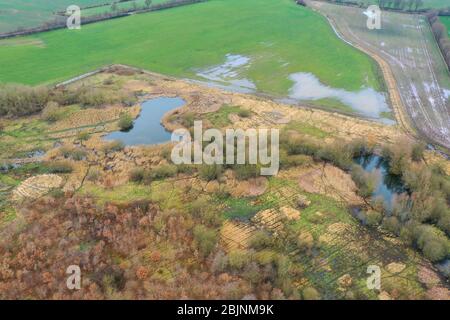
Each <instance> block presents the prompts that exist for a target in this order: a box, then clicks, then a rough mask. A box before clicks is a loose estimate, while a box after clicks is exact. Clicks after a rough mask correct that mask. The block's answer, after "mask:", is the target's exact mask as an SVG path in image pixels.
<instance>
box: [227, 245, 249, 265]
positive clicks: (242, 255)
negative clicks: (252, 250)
mask: <svg viewBox="0 0 450 320" xmlns="http://www.w3.org/2000/svg"><path fill="white" fill-rule="evenodd" d="M249 262H250V255H249V254H248V252H247V251H245V250H241V249H234V250H231V251H230V253H229V254H228V264H229V266H230V267H231V268H233V269H235V270H241V269H242V268H243V267H244V266H245V265H247V264H248V263H249Z"/></svg>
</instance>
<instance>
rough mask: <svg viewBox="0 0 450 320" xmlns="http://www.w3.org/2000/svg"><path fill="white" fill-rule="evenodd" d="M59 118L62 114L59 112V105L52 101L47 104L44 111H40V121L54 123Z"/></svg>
mask: <svg viewBox="0 0 450 320" xmlns="http://www.w3.org/2000/svg"><path fill="white" fill-rule="evenodd" d="M61 118H62V113H61V112H60V110H59V104H58V103H57V102H54V101H50V102H48V103H47V104H46V106H45V108H44V110H42V119H44V120H45V121H48V122H55V121H58V120H60V119H61Z"/></svg>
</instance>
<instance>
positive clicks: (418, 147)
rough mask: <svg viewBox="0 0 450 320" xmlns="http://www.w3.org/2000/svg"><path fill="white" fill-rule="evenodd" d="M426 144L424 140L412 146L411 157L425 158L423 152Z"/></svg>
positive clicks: (413, 158)
mask: <svg viewBox="0 0 450 320" xmlns="http://www.w3.org/2000/svg"><path fill="white" fill-rule="evenodd" d="M425 149H426V145H425V143H423V142H418V143H414V144H413V146H412V148H411V159H412V160H414V161H421V160H422V159H423V153H424V152H425Z"/></svg>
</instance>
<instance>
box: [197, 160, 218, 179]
mask: <svg viewBox="0 0 450 320" xmlns="http://www.w3.org/2000/svg"><path fill="white" fill-rule="evenodd" d="M222 171H223V167H222V165H219V164H212V165H208V164H203V165H201V166H200V170H199V176H200V178H201V179H203V180H206V181H212V180H216V179H218V178H219V177H220V175H221V174H222Z"/></svg>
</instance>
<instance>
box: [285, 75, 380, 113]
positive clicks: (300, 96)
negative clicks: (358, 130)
mask: <svg viewBox="0 0 450 320" xmlns="http://www.w3.org/2000/svg"><path fill="white" fill-rule="evenodd" d="M289 79H291V80H292V81H293V82H294V85H293V86H292V88H291V89H290V90H289V97H290V98H291V99H296V100H319V99H325V98H333V99H336V100H339V101H340V102H342V103H343V104H345V105H347V106H349V107H351V108H352V109H354V110H355V111H357V112H359V113H361V114H363V115H365V116H369V117H373V118H379V117H380V115H381V113H382V112H389V107H388V104H387V103H386V98H385V96H384V95H383V94H381V93H379V92H377V91H375V90H374V89H372V88H365V89H361V90H360V91H358V92H350V91H347V90H344V89H337V88H332V87H328V86H325V85H324V84H322V83H321V82H320V81H319V79H318V78H317V77H316V76H315V75H313V74H312V73H304V72H299V73H294V74H291V75H290V76H289Z"/></svg>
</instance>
